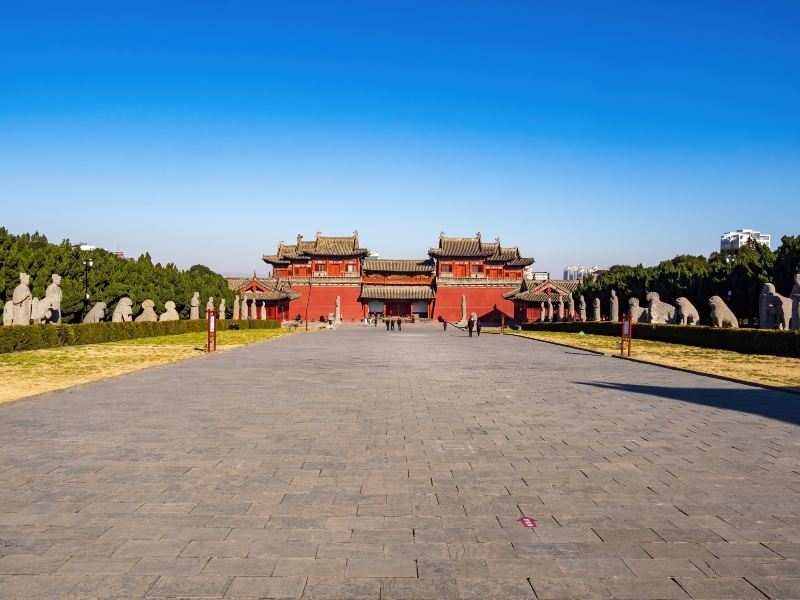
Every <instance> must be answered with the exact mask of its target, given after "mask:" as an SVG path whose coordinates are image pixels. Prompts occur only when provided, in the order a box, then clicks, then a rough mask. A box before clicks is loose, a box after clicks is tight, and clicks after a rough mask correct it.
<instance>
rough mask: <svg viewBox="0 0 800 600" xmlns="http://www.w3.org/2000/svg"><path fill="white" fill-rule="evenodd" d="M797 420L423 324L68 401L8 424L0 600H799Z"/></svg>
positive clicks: (2, 415)
mask: <svg viewBox="0 0 800 600" xmlns="http://www.w3.org/2000/svg"><path fill="white" fill-rule="evenodd" d="M799 401H800V398H799V397H798V396H795V395H789V394H782V393H778V392H772V391H765V390H761V389H757V388H750V387H746V386H742V385H738V384H733V383H728V382H724V381H720V380H715V379H710V378H704V377H698V376H695V375H690V374H686V373H681V372H676V371H671V370H667V369H661V368H658V367H652V366H648V365H641V364H634V363H626V362H624V361H619V360H615V359H611V358H608V357H602V356H597V355H593V354H588V353H584V352H581V351H576V350H571V349H566V348H562V347H557V346H553V345H548V344H544V343H539V342H532V341H530V340H525V339H520V338H513V337H510V336H505V337H502V338H501V337H500V336H491V335H486V334H484V335H483V336H482V337H481V338H474V339H472V340H470V339H467V338H466V337H465V336H464V334H463V333H462V332H460V331H458V330H453V329H452V328H451V329H450V330H449V331H448V332H447V333H443V332H441V331H440V330H439V329H438V328H433V327H428V326H421V325H418V326H407V327H406V328H405V329H404V331H403V332H402V333H391V334H389V333H386V331H385V330H383V329H381V328H378V329H364V328H361V327H357V326H345V327H342V328H341V329H340V330H338V331H335V332H326V331H323V332H318V333H312V334H307V335H306V334H296V335H292V336H287V337H285V338H281V339H278V340H274V341H269V342H267V343H264V344H260V345H256V346H251V347H247V348H243V349H239V350H233V351H230V352H226V353H221V354H219V355H216V356H212V357H204V358H200V359H197V360H192V361H187V362H183V363H179V364H176V365H172V366H168V367H161V368H154V369H151V370H147V371H142V372H139V373H135V374H131V375H127V376H124V377H120V378H117V379H113V380H109V381H105V382H100V383H96V384H91V385H86V386H81V387H77V388H73V389H71V390H65V391H61V392H54V393H48V394H44V395H41V396H38V397H35V398H31V399H29V400H24V401H21V402H17V403H14V404H11V405H7V406H4V407H0V440H2V447H1V448H0V596H2V597H3V598H17V597H37V598H42V597H81V598H82V597H120V598H134V597H153V598H162V597H170V598H171V597H210V598H217V597H226V598H251V597H252V598H259V597H261V598H301V597H302V598H309V599H312V598H313V599H323V600H325V599H328V600H332V599H344V598H349V599H362V598H363V599H365V600H373V599H375V600H377V599H379V598H382V599H384V600H393V599H405V598H409V599H425V598H430V599H440V598H444V599H451V598H452V599H455V598H464V599H476V600H477V599H487V598H498V599H499V598H503V599H507V598H510V599H517V598H527V599H533V598H539V599H540V600H545V599H581V600H583V599H591V598H625V599H636V598H642V599H672V598H676V599H677V598H695V599H698V600H699V599H714V598H783V599H785V598H800V468H798V464H800V435H798V434H800V427H798V421H800V418H799V417H800V411H799V410H798V406H799V405H800V402H799ZM523 514H524V515H527V516H530V517H532V518H533V519H535V520H536V521H537V525H538V526H537V527H536V528H535V529H529V528H524V527H523V526H522V525H521V524H520V523H519V522H518V521H517V519H518V518H519V517H520V515H523Z"/></svg>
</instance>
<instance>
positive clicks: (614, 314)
mask: <svg viewBox="0 0 800 600" xmlns="http://www.w3.org/2000/svg"><path fill="white" fill-rule="evenodd" d="M608 318H609V320H610V321H619V298H617V292H616V291H615V290H611V314H609V315H608Z"/></svg>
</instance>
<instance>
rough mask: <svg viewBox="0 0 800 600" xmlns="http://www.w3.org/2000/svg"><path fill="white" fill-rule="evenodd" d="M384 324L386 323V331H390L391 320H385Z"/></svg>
mask: <svg viewBox="0 0 800 600" xmlns="http://www.w3.org/2000/svg"><path fill="white" fill-rule="evenodd" d="M383 322H384V323H386V331H389V319H384V320H383Z"/></svg>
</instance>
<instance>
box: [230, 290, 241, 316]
mask: <svg viewBox="0 0 800 600" xmlns="http://www.w3.org/2000/svg"><path fill="white" fill-rule="evenodd" d="M241 314H242V313H241V305H240V304H239V294H236V298H234V299H233V315H232V316H231V319H233V320H234V321H238V320H239V319H240V318H241Z"/></svg>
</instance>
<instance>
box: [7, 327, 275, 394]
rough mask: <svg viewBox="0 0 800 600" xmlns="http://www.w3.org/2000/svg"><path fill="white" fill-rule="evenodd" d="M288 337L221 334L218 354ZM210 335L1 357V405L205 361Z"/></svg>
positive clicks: (252, 331) (257, 333) (257, 332)
mask: <svg viewBox="0 0 800 600" xmlns="http://www.w3.org/2000/svg"><path fill="white" fill-rule="evenodd" d="M287 333H288V332H287V331H286V330H285V329H246V330H241V331H219V332H218V333H217V350H218V351H225V350H230V349H231V348H237V347H239V346H244V345H247V344H253V343H255V342H262V341H265V340H269V339H272V338H275V337H279V336H282V335H286V334H287ZM206 335H207V334H206V333H204V332H196V333H184V334H181V335H165V336H159V337H151V338H139V339H135V340H125V341H122V342H109V343H107V344H89V345H85V346H68V347H65V348H47V349H44V350H31V351H28V352H16V353H13V354H0V404H2V403H4V402H10V401H12V400H18V399H20V398H24V397H25V396H32V395H33V394H40V393H42V392H49V391H52V390H60V389H64V388H68V387H72V386H74V385H79V384H81V383H89V382H91V381H97V380H99V379H105V378H107V377H115V376H117V375H122V374H124V373H130V372H132V371H138V370H140V369H146V368H147V367H153V366H156V365H165V364H169V363H174V362H178V361H180V360H186V359H187V358H192V357H195V356H202V355H203V354H204V353H205V346H206Z"/></svg>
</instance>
